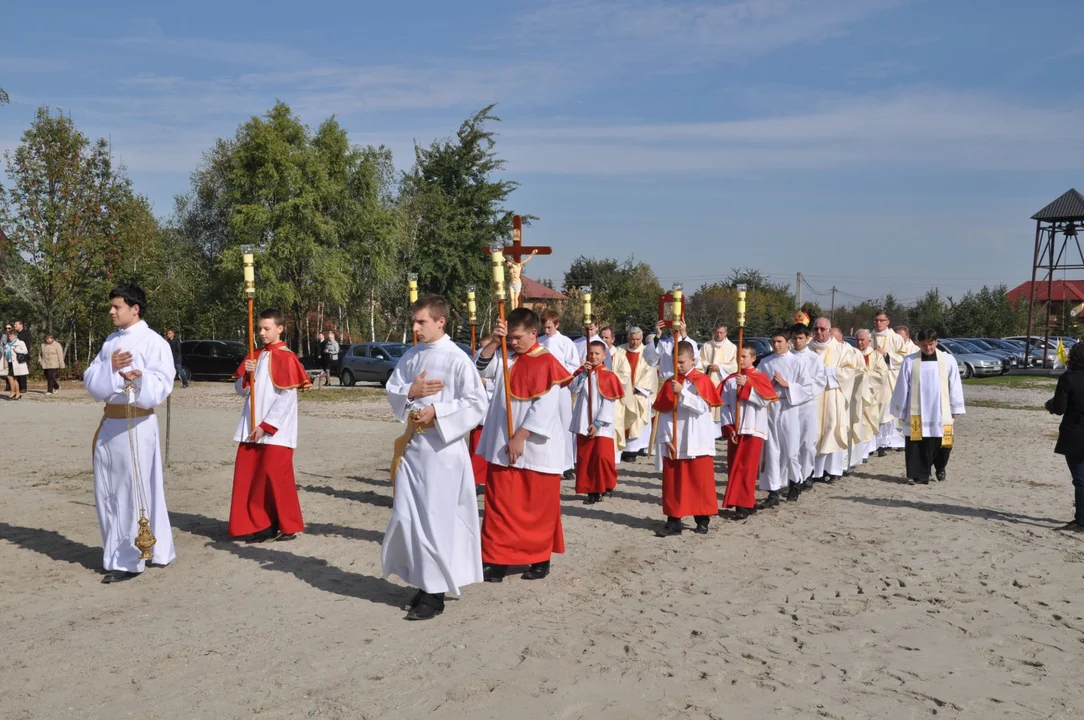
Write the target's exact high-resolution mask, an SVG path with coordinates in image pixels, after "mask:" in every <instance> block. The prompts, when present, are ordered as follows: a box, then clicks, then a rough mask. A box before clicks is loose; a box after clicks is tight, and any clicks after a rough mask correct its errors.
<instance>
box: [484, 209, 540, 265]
mask: <svg viewBox="0 0 1084 720" xmlns="http://www.w3.org/2000/svg"><path fill="white" fill-rule="evenodd" d="M485 251H486V255H489V253H490V251H489V248H488V247H487V248H486V249H485ZM532 252H534V253H535V254H536V255H550V254H551V253H553V248H551V247H550V246H549V245H524V244H523V218H521V217H520V216H519V215H514V216H513V217H512V244H511V245H505V246H504V256H505V257H510V258H512V259H513V260H515V261H516V262H523V256H524V255H530V254H531V253H532Z"/></svg>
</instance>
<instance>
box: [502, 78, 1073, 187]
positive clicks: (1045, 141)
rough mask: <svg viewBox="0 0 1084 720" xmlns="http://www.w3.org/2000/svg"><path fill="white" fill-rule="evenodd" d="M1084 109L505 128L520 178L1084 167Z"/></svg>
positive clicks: (964, 96) (844, 110)
mask: <svg viewBox="0 0 1084 720" xmlns="http://www.w3.org/2000/svg"><path fill="white" fill-rule="evenodd" d="M1082 124H1084V107H1081V106H1075V107H1073V106H1067V105H1066V104H1065V103H1061V104H1060V105H1059V106H1058V107H1056V108H1051V107H1035V106H1031V105H1029V106H1018V105H1015V104H1013V103H1010V102H1008V101H1005V100H1002V99H999V98H996V97H992V96H987V95H983V94H977V93H952V92H946V91H920V90H915V91H908V92H901V93H897V94H894V95H889V96H866V97H855V98H850V99H847V100H841V101H837V102H836V103H834V104H833V105H831V106H826V107H822V108H817V109H814V110H810V111H806V112H802V113H796V114H793V115H788V116H782V117H761V118H752V119H743V120H734V121H724V122H713V123H661V124H640V125H613V126H600V125H587V126H576V125H564V126H544V127H533V128H511V129H508V130H506V131H505V136H504V142H503V143H502V152H503V153H504V154H505V155H506V156H507V157H508V158H509V161H510V164H511V167H512V168H513V169H514V170H517V171H521V172H545V173H569V174H572V173H578V174H584V173H587V174H635V173H679V172H719V173H732V172H749V171H768V170H783V169H815V168H836V167H855V166H869V165H883V166H899V167H917V168H923V169H927V170H934V171H936V170H938V169H944V170H952V169H1081V168H1084V138H1081V137H1080V134H1079V128H1080V127H1081V126H1082Z"/></svg>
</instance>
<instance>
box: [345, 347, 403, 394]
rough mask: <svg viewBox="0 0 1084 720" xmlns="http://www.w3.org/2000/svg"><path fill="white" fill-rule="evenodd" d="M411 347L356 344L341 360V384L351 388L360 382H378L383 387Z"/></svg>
mask: <svg viewBox="0 0 1084 720" xmlns="http://www.w3.org/2000/svg"><path fill="white" fill-rule="evenodd" d="M409 347H410V346H409V345H405V344H403V343H379V342H378V343H372V342H368V343H356V344H354V345H351V346H350V347H349V348H348V349H347V351H346V352H345V353H343V355H342V356H341V357H340V358H339V382H341V383H342V384H343V385H345V386H346V387H351V386H352V385H353V384H354V383H358V382H378V383H380V385H381V386H382V387H383V386H384V385H387V383H388V378H390V377H391V373H392V371H393V370H395V366H396V365H397V364H398V362H399V358H401V357H402V356H403V353H405V352H406V351H407V348H409Z"/></svg>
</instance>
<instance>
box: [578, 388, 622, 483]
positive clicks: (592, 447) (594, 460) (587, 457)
mask: <svg viewBox="0 0 1084 720" xmlns="http://www.w3.org/2000/svg"><path fill="white" fill-rule="evenodd" d="M581 372H583V370H582V369H581V370H577V371H576V372H575V374H574V375H573V377H575V376H576V375H579V374H580V373H581ZM594 372H595V373H596V374H597V376H598V377H597V379H596V386H597V388H598V393H599V395H601V396H602V397H604V398H606V399H607V400H612V401H613V402H615V403H618V402H621V400H622V397H623V395H624V392H623V388H622V387H621V380H619V379H618V377H617V374H616V373H614V372H612V371H610V370H607V369H606V368H598V369H597V370H595V371H594ZM583 392H587V391H586V390H584V391H583ZM614 431H615V432H616V431H617V429H616V428H615V429H614ZM616 487H617V454H616V452H615V450H614V439H613V438H610V437H598V436H596V437H588V436H587V435H577V436H576V492H577V493H578V494H580V495H587V494H589V493H598V494H602V493H604V492H606V491H607V490H613V489H614V488H616Z"/></svg>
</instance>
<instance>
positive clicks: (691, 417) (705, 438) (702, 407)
mask: <svg viewBox="0 0 1084 720" xmlns="http://www.w3.org/2000/svg"><path fill="white" fill-rule="evenodd" d="M666 382H673V380H667V381H666ZM658 423H659V430H658V432H657V433H656V434H655V467H656V469H657V470H659V471H660V472H661V471H662V461H663V458H664V457H670V450H669V449H668V448H667V445H668V444H669V443H670V438H671V433H672V432H673V428H674V411H673V410H671V411H669V412H664V413H659V419H658ZM677 426H678V427H677V429H678V445H677V459H678V460H692V459H693V458H698V457H704V456H705V455H710V456H711V457H715V438H716V427H715V421H714V420H712V419H711V406H710V405H708V402H707V400H705V399H704V398H702V397H700V393H698V392H697V391H696V385H694V384H693V383H691V382H688V381H686V382H683V383H682V384H681V392H680V393H679V394H678V422H677Z"/></svg>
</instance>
